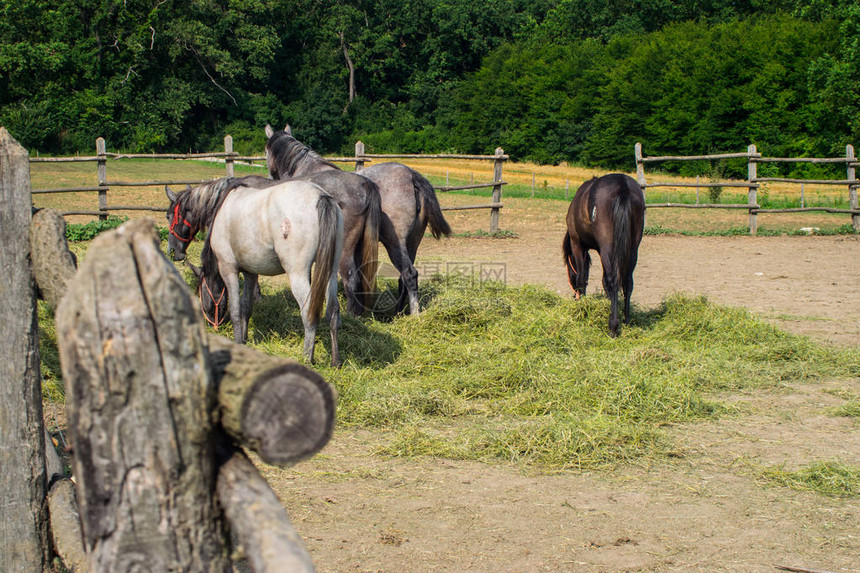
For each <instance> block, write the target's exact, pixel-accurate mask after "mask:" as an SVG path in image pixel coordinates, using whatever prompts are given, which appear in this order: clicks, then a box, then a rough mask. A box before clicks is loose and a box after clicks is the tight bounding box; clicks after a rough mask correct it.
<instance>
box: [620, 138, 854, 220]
mask: <svg viewBox="0 0 860 573" xmlns="http://www.w3.org/2000/svg"><path fill="white" fill-rule="evenodd" d="M634 154H635V157H636V179H637V181H638V182H639V185H640V186H641V187H642V189H643V191H645V192H646V198H647V190H648V189H653V188H657V187H695V188H697V189H698V188H715V187H716V188H726V187H728V188H732V187H735V188H743V189H747V202H746V203H734V204H731V203H705V204H700V203H698V202H697V203H696V204H688V203H647V206H648V208H649V209H659V208H675V209H743V210H746V211H747V212H748V213H749V231H750V235H755V234H756V233H757V231H758V214H759V213H801V212H812V211H818V212H825V213H844V214H848V215H850V216H851V223H852V225H853V227H854V231H855V232H860V205H858V199H857V189H858V187H860V181H858V179H857V176H856V169H857V167H858V166H860V163H858V161H857V159H856V157H855V155H854V147H853V146H852V145H847V146H846V147H845V156H844V157H825V158H816V157H792V158H786V157H763V156H762V155H761V154H760V153H758V151H757V149H756V146H755V145H750V146H748V147H747V151H746V153H720V154H713V155H681V156H654V157H646V156H645V155H643V153H642V144H641V143H636V145H635V146H634ZM726 159H746V160H747V179H746V180H745V181H737V180H726V181H708V182H701V181H697V182H695V183H688V182H669V181H663V182H660V181H658V182H653V183H648V182H647V181H646V179H645V164H646V163H659V162H677V161H719V160H726ZM760 163H810V164H819V165H821V164H844V165H845V169H846V178H845V179H796V178H784V177H759V176H758V165H759V164H760ZM762 183H788V184H793V185H800V186H801V194H802V193H803V191H802V189H803V186H804V185H829V186H843V187H847V189H848V204H849V208H848V209H840V208H835V207H825V206H811V207H810V206H801V207H790V208H765V207H762V206H761V205H759V203H758V191H759V189H760V188H761V184H762Z"/></svg>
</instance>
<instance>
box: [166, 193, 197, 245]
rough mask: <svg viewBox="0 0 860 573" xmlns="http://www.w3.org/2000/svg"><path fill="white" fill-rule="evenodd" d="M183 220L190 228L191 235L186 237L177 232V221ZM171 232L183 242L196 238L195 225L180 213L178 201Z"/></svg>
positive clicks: (174, 210) (174, 209)
mask: <svg viewBox="0 0 860 573" xmlns="http://www.w3.org/2000/svg"><path fill="white" fill-rule="evenodd" d="M179 221H182V224H183V225H185V226H187V227H188V229H189V231H190V232H189V236H188V238H187V239H186V238H185V237H183V236H181V235H180V234H179V233H177V232H176V223H177V222H179ZM170 234H171V235H173V236H174V237H176V238H177V239H179V240H180V241H182V242H183V243H190V242H191V241H192V240H193V239H194V235H195V234H196V232H195V230H194V225H192V224H191V223H190V222H189V221H188V219H186V218H185V217H181V216H180V215H179V203H178V202H177V203H176V206H175V207H174V208H173V219H172V220H171V221H170Z"/></svg>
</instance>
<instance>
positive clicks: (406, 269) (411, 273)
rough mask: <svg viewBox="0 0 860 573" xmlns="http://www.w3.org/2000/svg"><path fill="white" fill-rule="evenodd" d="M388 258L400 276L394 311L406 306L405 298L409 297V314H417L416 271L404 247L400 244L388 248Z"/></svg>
mask: <svg viewBox="0 0 860 573" xmlns="http://www.w3.org/2000/svg"><path fill="white" fill-rule="evenodd" d="M386 250H387V251H388V258H389V259H391V264H393V265H394V268H396V269H397V270H398V271H399V272H400V278H399V279H398V281H397V286H398V289H397V306H396V307H395V310H396V312H398V313H399V312H401V311H402V310H403V309H404V308H406V298H407V297H408V298H409V314H412V315H414V316H418V313H419V312H420V309H419V306H418V271H417V270H415V265H413V264H412V261H411V260H410V257H409V254H408V253H407V251H406V247H405V246H404V245H402V244H399V245H397V246H396V247H391V248H389V247H388V246H386Z"/></svg>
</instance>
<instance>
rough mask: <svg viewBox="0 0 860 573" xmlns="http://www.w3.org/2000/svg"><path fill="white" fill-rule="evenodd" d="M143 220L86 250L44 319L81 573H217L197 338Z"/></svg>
mask: <svg viewBox="0 0 860 573" xmlns="http://www.w3.org/2000/svg"><path fill="white" fill-rule="evenodd" d="M170 267H172V265H170V263H169V262H168V261H167V260H166V259H165V258H164V256H163V255H162V254H161V251H160V249H159V243H158V240H157V238H156V235H155V229H154V225H153V223H152V221H151V220H145V219H142V220H137V221H133V222H132V223H129V224H128V225H126V226H124V227H123V228H121V230H120V231H118V232H116V233H108V234H105V235H101V236H99V237H98V238H97V239H96V240H94V241H93V243H92V246H91V247H90V250H89V256H87V258H86V260H85V261H84V263H83V264H82V265H81V268H80V270H79V271H78V273H77V274H76V275H75V280H74V281H73V283H72V284H71V286H70V288H69V289H68V292H67V293H66V295H65V296H64V297H63V299H62V300H61V302H60V305H59V307H58V309H57V313H56V323H57V339H58V341H59V347H60V359H61V363H62V367H63V379H64V381H65V384H66V396H67V415H68V423H69V438H70V442H71V446H72V449H73V451H74V465H73V470H74V475H75V476H76V480H77V486H78V488H77V489H78V503H79V506H80V515H81V525H82V534H83V543H84V549H85V551H86V553H87V554H88V555H89V560H90V567H91V568H92V571H94V572H95V571H105V572H107V571H129V570H134V569H136V568H138V567H140V568H142V569H145V570H150V571H174V570H176V571H178V570H182V571H227V570H228V567H229V559H228V557H227V555H226V552H225V550H224V547H225V544H224V539H225V535H226V534H225V531H224V529H223V522H222V521H221V520H219V519H217V517H218V513H219V511H218V508H217V505H216V503H215V501H214V499H213V497H212V491H214V489H215V483H214V481H215V472H214V468H215V467H216V465H215V464H216V460H215V452H214V443H213V440H212V439H211V435H212V430H213V428H212V421H211V419H212V418H211V415H210V412H212V410H213V409H214V408H215V395H214V387H213V385H212V382H211V376H210V373H209V370H208V368H207V367H206V362H205V359H206V351H205V346H204V344H203V329H202V326H201V325H200V322H199V319H197V317H196V312H197V311H196V309H195V308H194V305H193V302H192V300H191V298H190V296H189V295H188V293H187V289H185V284H184V281H183V280H182V278H181V277H180V276H179V274H178V273H177V272H176V270H175V269H172V268H170Z"/></svg>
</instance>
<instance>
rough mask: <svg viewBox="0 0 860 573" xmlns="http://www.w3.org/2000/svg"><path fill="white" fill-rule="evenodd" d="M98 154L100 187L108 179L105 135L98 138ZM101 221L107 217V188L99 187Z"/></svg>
mask: <svg viewBox="0 0 860 573" xmlns="http://www.w3.org/2000/svg"><path fill="white" fill-rule="evenodd" d="M96 155H97V156H98V158H99V159H98V178H99V187H105V182H106V181H107V155H106V152H105V140H104V138H103V137H99V138H98V139H96ZM99 211H101V213H99V221H104V220H106V219H107V189H99Z"/></svg>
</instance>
